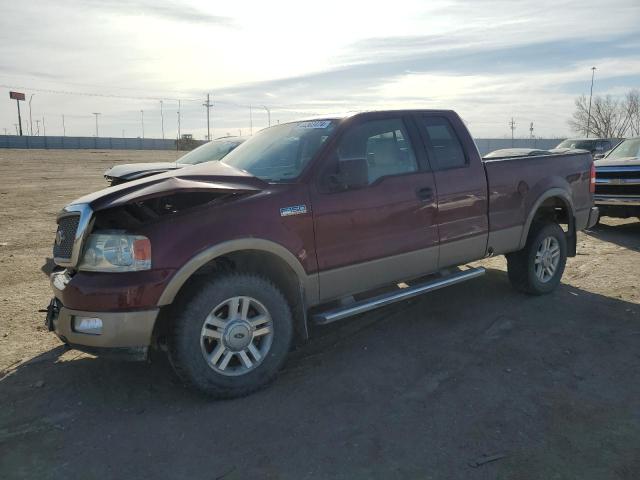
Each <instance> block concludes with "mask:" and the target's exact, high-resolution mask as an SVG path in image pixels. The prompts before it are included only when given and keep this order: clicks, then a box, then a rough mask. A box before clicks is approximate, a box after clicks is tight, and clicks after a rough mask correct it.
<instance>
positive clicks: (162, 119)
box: [160, 100, 164, 140]
mask: <svg viewBox="0 0 640 480" xmlns="http://www.w3.org/2000/svg"><path fill="white" fill-rule="evenodd" d="M160 124H161V126H162V139H163V140H164V114H163V113H162V100H160Z"/></svg>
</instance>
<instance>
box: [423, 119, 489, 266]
mask: <svg viewBox="0 0 640 480" xmlns="http://www.w3.org/2000/svg"><path fill="white" fill-rule="evenodd" d="M416 120H417V122H418V124H419V127H420V132H421V135H422V138H423V141H424V144H425V148H426V150H427V156H428V157H429V163H430V164H431V167H432V168H433V170H434V176H435V182H436V190H437V197H438V206H437V216H436V219H437V223H438V227H439V236H440V259H439V262H438V268H445V267H449V266H454V265H460V264H462V263H465V262H468V261H471V260H477V259H479V258H482V257H484V255H485V252H486V248H487V236H488V218H487V181H486V175H485V171H484V166H483V165H482V161H481V160H480V157H479V155H477V154H475V155H472V153H475V150H474V151H473V152H470V151H469V150H470V147H471V146H473V147H472V148H473V149H475V146H474V145H473V143H472V141H471V139H470V138H468V139H463V138H460V135H458V133H457V131H459V130H460V129H466V127H465V126H464V124H462V121H461V120H460V119H459V118H458V117H457V116H456V115H451V116H447V115H446V113H444V112H443V113H442V114H420V115H417V116H416ZM465 140H467V142H465ZM469 143H470V144H471V145H469ZM465 147H466V148H465Z"/></svg>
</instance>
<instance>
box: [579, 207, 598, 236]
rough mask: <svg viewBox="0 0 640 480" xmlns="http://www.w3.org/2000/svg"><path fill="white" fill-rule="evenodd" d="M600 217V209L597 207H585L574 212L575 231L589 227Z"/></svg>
mask: <svg viewBox="0 0 640 480" xmlns="http://www.w3.org/2000/svg"><path fill="white" fill-rule="evenodd" d="M598 218H600V209H599V208H598V207H591V208H586V209H584V210H579V211H577V212H576V213H575V219H576V231H580V230H584V229H585V228H591V227H593V226H594V225H595V224H596V223H598Z"/></svg>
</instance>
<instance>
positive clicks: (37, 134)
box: [36, 118, 40, 137]
mask: <svg viewBox="0 0 640 480" xmlns="http://www.w3.org/2000/svg"><path fill="white" fill-rule="evenodd" d="M36 136H38V137H39V136H40V120H38V119H37V118H36Z"/></svg>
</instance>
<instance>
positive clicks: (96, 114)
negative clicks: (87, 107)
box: [93, 112, 101, 138]
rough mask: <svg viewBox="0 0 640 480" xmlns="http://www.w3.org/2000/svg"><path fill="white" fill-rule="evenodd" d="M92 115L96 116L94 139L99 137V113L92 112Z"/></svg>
mask: <svg viewBox="0 0 640 480" xmlns="http://www.w3.org/2000/svg"><path fill="white" fill-rule="evenodd" d="M93 114H94V115H95V116H96V138H98V137H99V135H98V115H101V114H100V112H93Z"/></svg>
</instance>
